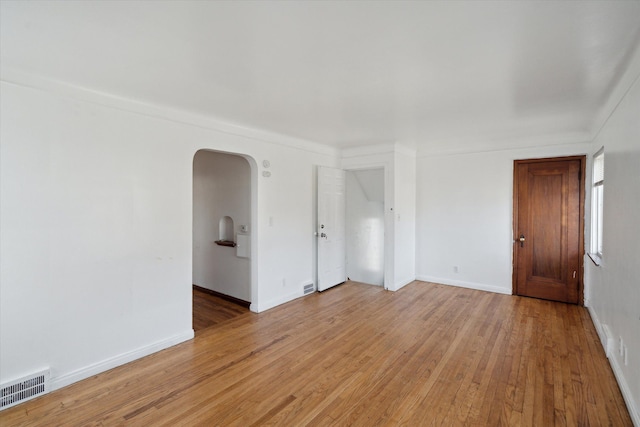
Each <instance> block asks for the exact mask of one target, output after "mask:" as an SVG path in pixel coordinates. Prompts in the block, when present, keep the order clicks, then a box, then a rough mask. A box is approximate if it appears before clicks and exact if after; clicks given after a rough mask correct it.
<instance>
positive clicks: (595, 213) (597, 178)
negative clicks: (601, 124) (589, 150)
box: [589, 147, 604, 265]
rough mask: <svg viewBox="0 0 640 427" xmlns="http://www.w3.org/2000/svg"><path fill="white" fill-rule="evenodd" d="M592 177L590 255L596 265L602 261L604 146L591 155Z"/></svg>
mask: <svg viewBox="0 0 640 427" xmlns="http://www.w3.org/2000/svg"><path fill="white" fill-rule="evenodd" d="M592 176H593V178H592V180H591V183H592V184H591V250H590V251H589V252H590V254H589V255H590V256H591V259H592V260H593V262H595V263H596V265H600V262H601V261H602V224H603V222H602V211H603V209H602V208H603V196H604V194H603V193H604V147H602V148H601V149H600V150H599V151H598V152H597V153H596V154H595V155H594V156H593V174H592Z"/></svg>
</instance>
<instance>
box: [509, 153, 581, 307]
mask: <svg viewBox="0 0 640 427" xmlns="http://www.w3.org/2000/svg"><path fill="white" fill-rule="evenodd" d="M583 168H584V157H582V158H560V159H541V160H529V161H525V160H520V161H516V162H515V168H514V237H515V241H514V293H515V294H517V295H522V296H530V297H535V298H543V299H550V300H554V301H562V302H570V303H574V304H577V303H578V301H579V297H580V293H581V281H582V249H581V245H582V242H583V237H582V234H581V231H580V230H582V215H581V212H582V211H583V198H582V193H583V191H582V190H583V189H584V183H583V181H582V170H583ZM521 236H522V237H524V241H522V242H520V237H521Z"/></svg>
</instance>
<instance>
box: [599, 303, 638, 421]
mask: <svg viewBox="0 0 640 427" xmlns="http://www.w3.org/2000/svg"><path fill="white" fill-rule="evenodd" d="M587 309H588V310H589V314H590V315H591V321H592V322H593V325H594V326H595V328H596V332H597V333H598V337H599V338H600V343H601V344H602V347H603V348H604V351H605V353H606V354H607V358H608V360H609V365H611V369H612V370H613V375H615V377H616V381H618V386H619V387H620V391H621V392H622V397H623V398H624V401H625V403H626V404H627V409H628V410H629V415H630V416H631V421H632V422H633V425H634V426H637V427H640V409H638V407H637V406H636V404H635V402H634V401H633V395H632V394H631V389H630V388H629V384H628V383H627V380H626V378H625V377H624V373H623V372H622V368H621V366H620V362H619V360H618V358H617V357H615V351H614V340H613V335H611V331H610V330H609V327H608V326H607V325H605V324H603V323H601V322H600V318H598V314H597V313H596V311H595V310H594V309H593V308H592V307H587Z"/></svg>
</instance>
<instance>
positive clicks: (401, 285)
mask: <svg viewBox="0 0 640 427" xmlns="http://www.w3.org/2000/svg"><path fill="white" fill-rule="evenodd" d="M415 280H416V279H415V278H407V279H402V280H399V281H397V282H396V283H394V284H393V289H388V290H389V291H399V290H400V289H402V288H404V287H405V286H407V285H408V284H409V283H412V282H414V281H415Z"/></svg>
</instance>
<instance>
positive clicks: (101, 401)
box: [0, 282, 632, 426]
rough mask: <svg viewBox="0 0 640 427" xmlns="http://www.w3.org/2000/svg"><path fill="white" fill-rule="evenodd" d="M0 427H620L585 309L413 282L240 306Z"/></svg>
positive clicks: (30, 405)
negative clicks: (263, 306) (253, 308)
mask: <svg viewBox="0 0 640 427" xmlns="http://www.w3.org/2000/svg"><path fill="white" fill-rule="evenodd" d="M0 424H1V425H11V426H19V425H146V426H150V425H154V426H155V425H167V426H175V425H185V426H191V425H205V426H213V425H223V426H235V425H237V426H259V425H281V426H303V425H339V426H342V425H357V426H378V425H380V426H381V425H409V426H430V425H434V426H457V425H469V426H498V425H514V426H552V425H568V426H589V425H591V426H599V425H613V426H631V425H632V423H631V419H630V417H629V414H628V412H627V410H626V408H625V406H624V401H623V399H622V396H621V394H620V391H619V389H618V386H617V384H616V382H615V380H614V377H613V373H612V372H611V369H610V367H609V364H608V362H607V360H606V358H605V355H604V352H603V350H602V347H601V345H600V343H599V341H598V337H597V335H596V333H595V330H594V327H593V324H592V322H591V319H590V318H589V314H588V312H587V311H586V310H585V309H584V308H582V307H578V306H574V305H566V304H561V303H553V302H549V301H542V300H535V299H530V298H522V297H515V296H509V295H499V294H492V293H487V292H481V291H474V290H468V289H461V288H454V287H448V286H444V285H435V284H431V283H424V282H414V283H412V284H410V285H408V286H406V287H405V288H403V289H401V290H400V291H398V292H387V291H384V290H383V289H381V288H380V287H375V286H368V285H363V284H358V283H347V284H345V285H342V286H339V287H336V288H333V289H331V290H328V291H326V292H324V293H322V294H313V295H309V296H307V297H304V298H300V299H298V300H295V301H292V302H290V303H288V304H285V305H282V306H280V307H277V308H274V309H272V310H269V311H267V312H265V313H261V314H255V313H251V312H246V313H243V314H240V315H238V316H237V317H235V318H233V319H230V320H227V321H224V322H222V323H218V324H214V325H212V326H210V327H208V328H206V329H204V330H201V331H200V333H198V334H197V335H196V337H195V339H193V340H192V341H190V342H187V343H183V344H180V345H178V346H175V347H172V348H170V349H167V350H164V351H162V352H159V353H156V354H154V355H151V356H149V357H146V358H144V359H141V360H138V361H135V362H132V363H129V364H127V365H124V366H122V367H119V368H116V369H113V370H111V371H108V372H105V373H103V374H100V375H97V376H96V377H93V378H90V379H87V380H85V381H81V382H79V383H76V384H73V385H71V386H69V387H66V388H63V389H61V390H57V391H55V392H53V393H50V394H48V395H46V396H43V397H40V398H38V399H35V400H33V401H30V402H26V403H24V404H22V405H18V406H16V407H14V408H10V409H8V410H5V411H3V412H0Z"/></svg>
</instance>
